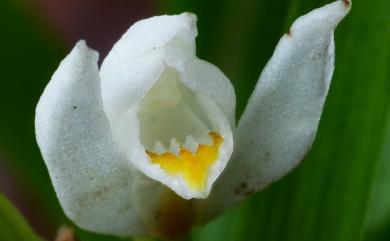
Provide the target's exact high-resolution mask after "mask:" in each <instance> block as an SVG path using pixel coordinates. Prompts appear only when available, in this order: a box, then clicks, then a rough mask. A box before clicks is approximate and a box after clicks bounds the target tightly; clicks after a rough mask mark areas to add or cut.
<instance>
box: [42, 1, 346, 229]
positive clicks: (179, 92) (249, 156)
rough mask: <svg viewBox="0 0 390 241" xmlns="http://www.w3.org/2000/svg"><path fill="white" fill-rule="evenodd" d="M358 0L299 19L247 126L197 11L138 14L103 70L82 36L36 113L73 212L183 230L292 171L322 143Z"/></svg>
mask: <svg viewBox="0 0 390 241" xmlns="http://www.w3.org/2000/svg"><path fill="white" fill-rule="evenodd" d="M350 6H351V2H350V1H348V0H339V1H336V2H334V3H331V4H328V5H326V6H324V7H322V8H319V9H316V10H314V11H312V12H310V13H309V14H307V15H304V16H302V17H300V18H299V19H298V20H296V21H295V23H294V24H293V25H292V27H291V30H290V32H289V33H288V34H285V35H284V36H283V37H282V38H281V40H280V42H279V44H278V45H277V47H276V50H275V52H274V54H273V56H272V58H271V60H270V61H269V62H268V64H267V66H266V67H265V69H264V70H263V72H262V74H261V76H260V79H259V81H258V83H257V85H256V88H255V90H254V92H253V94H252V96H251V98H250V100H249V102H248V105H247V107H246V109H245V111H244V114H243V115H242V117H241V118H240V120H239V122H238V125H236V122H235V117H234V115H235V94H234V89H233V87H232V85H231V83H230V81H229V80H228V79H227V78H226V76H225V75H224V74H223V73H222V72H221V71H220V70H219V69H218V68H217V67H215V66H214V65H212V64H210V63H208V62H205V61H203V60H200V59H198V58H197V57H196V55H195V37H196V35H197V28H196V16H195V15H194V14H190V13H183V14H180V15H175V16H158V17H152V18H149V19H145V20H141V21H139V22H137V23H135V24H134V25H133V26H132V27H131V28H130V29H129V30H128V31H127V33H125V34H124V36H123V37H122V38H121V39H120V40H119V41H118V42H117V43H116V44H115V46H114V47H113V49H112V51H111V52H110V53H109V55H108V56H107V58H106V59H105V60H104V62H103V64H102V66H101V69H100V71H99V69H98V65H97V60H98V54H97V53H96V52H95V51H93V50H91V49H89V48H88V47H87V46H86V44H85V43H84V41H80V42H79V43H78V44H77V45H76V47H75V48H74V49H73V50H72V52H71V53H70V54H69V55H68V56H67V57H66V58H65V59H64V60H63V61H62V63H61V64H60V66H59V68H58V70H57V71H56V72H55V74H54V75H53V77H52V80H51V81H50V83H49V84H48V86H47V87H46V89H45V91H44V93H43V94H42V96H41V99H40V101H39V103H38V106H37V109H36V120H35V125H36V136H37V141H38V144H39V147H40V149H41V152H42V155H43V158H44V160H45V163H46V165H47V168H48V170H49V174H50V177H51V180H52V182H53V185H54V188H55V190H56V193H57V196H58V199H59V201H60V203H61V206H62V207H63V209H64V211H65V213H66V215H67V216H68V217H69V218H70V219H71V220H72V221H74V222H75V223H76V224H77V225H78V226H80V227H81V228H84V229H86V230H90V231H94V232H98V233H104V234H113V235H118V236H126V237H140V236H163V237H176V236H180V235H182V234H184V233H185V232H187V231H188V230H189V229H190V227H191V226H192V225H194V224H200V223H205V222H207V221H208V220H210V219H211V218H213V217H214V216H216V215H218V214H220V213H221V212H223V211H224V210H226V209H227V208H229V207H230V206H232V205H234V204H235V203H237V202H238V201H241V200H242V199H244V198H245V197H247V196H249V195H251V194H252V193H255V192H257V191H259V190H261V189H263V188H264V187H266V186H267V185H269V184H270V183H271V182H273V181H275V180H277V179H279V178H281V177H282V176H284V175H285V174H286V173H288V172H289V171H290V170H292V169H293V168H294V167H295V166H297V165H298V163H299V162H300V161H301V160H302V159H303V157H304V155H305V154H306V153H307V151H308V150H309V149H310V146H311V144H312V143H313V140H314V137H315V134H316V130H317V126H318V123H319V120H320V117H321V112H322V108H323V105H324V102H325V99H326V95H327V92H328V90H329V86H330V82H331V78H332V73H333V69H334V56H335V53H334V52H335V49H334V41H333V32H334V29H335V27H336V25H337V24H338V23H339V22H340V21H341V20H342V19H343V18H344V16H345V15H346V14H347V13H348V11H349V9H350ZM222 172H223V173H222ZM221 174H222V175H221Z"/></svg>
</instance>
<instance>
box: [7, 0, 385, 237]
mask: <svg viewBox="0 0 390 241" xmlns="http://www.w3.org/2000/svg"><path fill="white" fill-rule="evenodd" d="M329 2H330V1H326V0H284V1H275V0H224V1H209V0H170V1H168V0H166V1H164V0H147V1H135V0H134V1H130V0H127V1H126V0H116V1H110V0H68V1H61V0H1V1H0V53H1V55H0V91H1V93H0V192H1V193H3V194H4V195H1V194H0V240H1V241H14V240H54V237H55V234H56V232H57V230H58V228H59V227H60V226H61V225H63V224H67V225H69V226H72V223H71V222H70V221H68V220H67V219H66V218H65V216H64V214H63V212H62V210H61V208H60V206H59V204H58V201H57V199H56V197H55V193H54V190H53V188H52V186H51V183H50V179H49V177H48V173H47V171H46V167H45V166H44V163H43V160H42V158H41V156H40V153H39V150H38V147H37V145H36V142H35V136H34V124H33V121H34V109H35V106H36V103H37V101H38V98H39V96H40V94H41V93H42V91H43V89H44V87H45V85H46V84H47V82H48V81H49V80H50V77H51V75H52V73H53V72H54V70H55V69H56V68H57V66H58V64H59V62H60V61H61V59H62V58H63V57H64V56H65V55H66V54H67V53H68V52H69V50H70V49H71V48H72V47H73V45H74V43H75V42H76V41H77V40H78V39H81V38H84V39H86V40H87V42H88V44H89V45H90V46H91V47H93V48H95V49H97V50H98V51H99V52H100V53H101V56H103V57H104V56H105V55H106V53H107V51H109V49H110V47H111V46H112V44H113V43H114V42H115V41H116V40H117V39H118V38H119V37H120V36H121V34H122V33H123V32H124V31H125V30H126V29H127V28H128V27H129V26H130V25H131V24H132V23H134V22H135V21H136V20H138V19H141V18H145V17H149V16H153V15H157V14H164V13H169V14H176V13H180V12H183V11H191V12H194V13H196V14H197V15H198V19H199V22H198V28H199V36H198V38H197V53H198V56H199V57H200V58H203V59H205V60H207V61H210V62H212V63H214V64H216V65H217V66H219V67H220V68H221V69H222V70H223V72H224V73H225V74H226V75H227V76H228V77H229V78H230V79H231V81H232V82H233V84H234V86H235V89H236V93H237V115H238V116H239V115H240V114H241V113H242V111H243V109H244V106H245V104H246V101H247V99H248V97H249V95H250V93H251V91H252V89H253V87H254V85H255V83H256V81H257V79H258V76H259V74H260V72H261V70H262V68H263V67H264V65H265V63H266V62H267V60H268V59H269V57H270V56H271V54H272V52H273V49H274V47H275V45H276V43H277V41H278V39H279V38H280V37H281V36H282V34H283V33H285V32H286V31H287V30H288V29H289V26H290V25H291V23H292V22H293V21H294V19H296V18H297V17H298V16H300V15H302V14H304V13H306V12H308V11H310V10H312V9H314V8H316V7H319V6H321V5H323V4H325V3H329ZM335 37H336V70H335V73H334V78H333V82H332V86H331V89H330V93H329V97H328V100H327V103H326V107H325V110H324V113H323V118H322V120H321V123H320V128H319V132H318V135H317V139H316V141H315V144H314V146H313V149H312V150H311V151H310V153H309V155H308V156H307V157H306V159H305V161H304V162H303V164H302V165H300V166H299V168H297V169H296V170H295V171H294V172H292V173H291V174H290V175H288V176H287V177H285V178H284V179H282V180H281V181H279V182H277V183H275V184H273V185H272V186H271V187H270V188H268V189H267V190H265V191H264V192H262V193H259V194H256V195H254V196H253V197H251V198H250V199H249V200H247V201H245V202H243V203H242V204H241V205H239V206H237V207H236V208H234V209H232V210H230V211H229V212H227V213H226V214H224V215H223V216H221V217H219V218H217V219H216V220H215V221H213V222H211V223H210V224H208V225H206V226H204V227H198V228H195V229H194V230H193V232H192V235H191V239H192V240H196V241H198V240H199V241H206V240H207V241H208V240H210V241H211V240H228V241H230V240H231V241H239V240H259V241H313V240H316V241H355V240H364V241H382V240H383V241H385V240H386V241H387V240H390V112H389V108H390V94H389V92H390V1H389V0H354V2H353V7H352V11H351V12H350V14H349V16H348V17H347V18H346V19H345V20H344V21H343V23H342V24H341V25H340V26H339V27H338V29H337V31H336V34H335ZM19 212H20V213H19ZM30 227H31V228H30ZM76 232H77V236H78V238H79V240H80V241H92V240H106V241H109V240H111V241H115V240H121V239H118V238H114V237H108V236H102V235H97V234H91V233H88V232H85V231H82V230H78V229H76ZM36 234H37V235H36Z"/></svg>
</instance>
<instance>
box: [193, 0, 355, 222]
mask: <svg viewBox="0 0 390 241" xmlns="http://www.w3.org/2000/svg"><path fill="white" fill-rule="evenodd" d="M350 5H351V2H349V1H336V2H334V3H331V4H328V5H326V6H324V7H322V8H319V9H316V10H314V11H312V12H310V13H309V14H307V15H305V16H302V17H300V18H299V19H297V20H296V21H295V22H294V24H293V25H292V27H291V29H290V31H289V33H288V34H286V35H284V36H283V37H282V38H281V40H280V42H279V44H278V45H277V47H276V50H275V52H274V54H273V56H272V58H271V60H270V61H269V62H268V64H267V66H266V67H265V69H264V70H263V72H262V74H261V76H260V79H259V81H258V84H257V86H256V88H255V90H254V92H253V94H252V96H251V98H250V100H249V102H248V105H247V107H246V109H245V112H244V114H243V116H242V118H241V119H240V121H239V125H238V130H237V136H236V138H235V150H234V154H233V157H232V160H231V161H230V162H229V165H228V167H227V169H226V170H225V172H224V173H223V176H222V177H221V178H220V179H219V180H218V182H217V183H216V186H215V188H214V189H213V192H212V195H210V197H209V199H208V200H206V201H204V202H200V203H198V207H197V208H198V209H199V213H200V218H199V219H200V220H201V221H202V220H205V219H208V218H209V217H210V216H214V215H216V214H218V213H219V212H221V211H223V210H224V209H225V208H227V207H229V206H231V205H232V204H234V203H235V202H237V201H239V200H241V199H243V198H245V197H247V196H249V195H251V194H252V193H254V192H256V191H259V190H261V189H263V188H264V187H265V186H267V185H268V184H270V183H271V182H273V181H275V180H277V179H279V178H280V177H282V176H283V175H285V174H286V173H288V172H289V171H290V170H291V169H292V168H294V167H295V166H296V165H297V164H298V163H299V162H300V161H301V160H302V159H303V158H304V156H305V154H306V153H307V152H308V150H309V149H310V147H311V144H312V142H313V140H314V137H315V134H316V131H317V126H318V122H319V120H320V117H321V113H322V108H323V105H324V102H325V99H326V95H327V93H328V90H329V86H330V81H331V77H332V73H333V69H334V42H333V31H334V29H335V27H336V26H337V24H338V23H339V22H340V21H341V20H342V19H343V18H344V16H345V15H346V14H347V13H348V11H349V9H350Z"/></svg>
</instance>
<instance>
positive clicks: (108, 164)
mask: <svg viewBox="0 0 390 241" xmlns="http://www.w3.org/2000/svg"><path fill="white" fill-rule="evenodd" d="M97 59H98V54H97V53H96V52H95V51H93V50H90V49H89V48H88V47H86V45H85V43H84V41H81V42H79V43H78V44H77V45H76V47H75V48H74V49H73V51H72V52H71V53H70V54H69V55H68V56H67V57H66V58H65V59H64V60H63V61H62V63H61V65H60V66H59V68H58V70H57V71H56V72H55V74H54V75H53V77H52V80H51V81H50V83H49V84H48V86H47V87H46V89H45V91H44V93H43V95H42V96H41V98H40V100H39V103H38V106H37V109H36V119H35V128H36V137H37V141H38V144H39V147H40V149H41V152H42V155H43V158H44V160H45V163H46V165H47V168H48V170H49V174H50V177H51V180H52V182H53V185H54V188H55V190H56V193H57V196H58V199H59V201H60V203H61V206H62V207H63V209H64V211H65V213H66V215H67V216H68V217H69V218H70V219H71V220H73V221H74V222H75V223H76V224H77V225H79V226H80V227H82V228H84V229H87V230H90V231H95V232H100V233H106V234H115V235H120V236H139V235H143V234H145V233H146V229H145V226H144V224H143V223H142V222H141V218H140V216H139V215H138V213H137V211H136V210H135V204H134V202H133V198H134V196H133V188H132V185H133V178H132V172H131V171H132V168H131V166H130V164H129V163H128V162H127V161H126V159H125V157H124V156H123V155H121V154H120V153H119V152H118V151H117V148H116V147H115V143H114V142H113V140H112V135H111V130H110V128H109V124H108V121H107V119H106V116H105V114H104V112H103V107H102V101H101V93H100V79H99V72H98V67H97Z"/></svg>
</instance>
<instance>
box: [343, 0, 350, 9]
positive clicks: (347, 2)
mask: <svg viewBox="0 0 390 241" xmlns="http://www.w3.org/2000/svg"><path fill="white" fill-rule="evenodd" d="M343 2H344V5H345V6H346V7H349V5H351V0H343Z"/></svg>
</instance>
